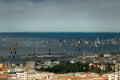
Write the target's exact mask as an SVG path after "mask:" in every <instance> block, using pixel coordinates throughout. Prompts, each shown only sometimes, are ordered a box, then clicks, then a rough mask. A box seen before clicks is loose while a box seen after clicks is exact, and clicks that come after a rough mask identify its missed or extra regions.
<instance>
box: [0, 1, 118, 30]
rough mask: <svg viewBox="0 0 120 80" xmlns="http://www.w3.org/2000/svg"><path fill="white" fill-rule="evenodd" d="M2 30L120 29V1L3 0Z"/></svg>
mask: <svg viewBox="0 0 120 80" xmlns="http://www.w3.org/2000/svg"><path fill="white" fill-rule="evenodd" d="M0 28H1V29H0V32H23V31H38V32H39V31H40V32H44V31H45V32H52V31H62V32H63V31H71V32H92V31H94V32H97V31H98V32H120V0H0Z"/></svg>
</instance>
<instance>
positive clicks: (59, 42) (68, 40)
mask: <svg viewBox="0 0 120 80" xmlns="http://www.w3.org/2000/svg"><path fill="white" fill-rule="evenodd" d="M16 42H17V43H18V48H17V49H16V52H17V54H19V55H27V54H33V53H35V52H37V54H48V53H49V49H50V50H51V52H50V53H51V54H83V53H102V52H111V53H119V52H120V33H112V32H111V33H105V32H103V33H100V32H97V33H94V32H86V33H84V32H4V33H0V56H9V54H10V50H9V48H10V47H12V46H13V44H15V43H16Z"/></svg>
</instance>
